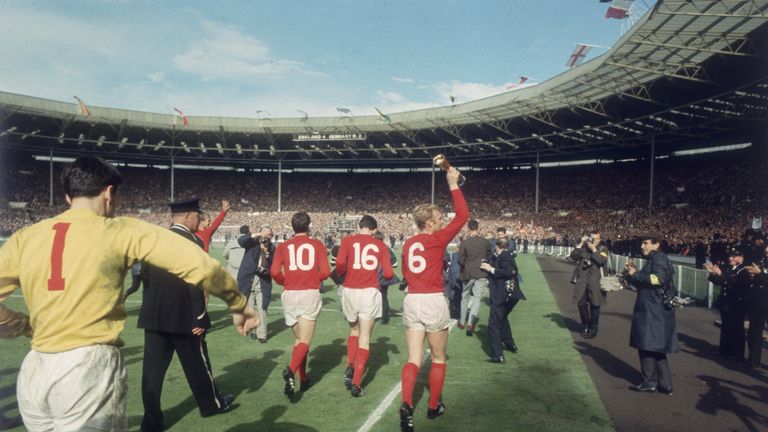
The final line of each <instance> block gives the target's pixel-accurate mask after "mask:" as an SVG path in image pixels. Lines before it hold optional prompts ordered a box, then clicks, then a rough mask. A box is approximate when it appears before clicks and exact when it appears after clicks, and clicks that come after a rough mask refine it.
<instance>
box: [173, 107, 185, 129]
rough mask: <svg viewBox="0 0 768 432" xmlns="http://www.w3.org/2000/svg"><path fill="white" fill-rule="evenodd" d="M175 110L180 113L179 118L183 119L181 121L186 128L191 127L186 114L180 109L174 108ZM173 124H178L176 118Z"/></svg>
mask: <svg viewBox="0 0 768 432" xmlns="http://www.w3.org/2000/svg"><path fill="white" fill-rule="evenodd" d="M173 110H174V111H176V112H177V113H179V117H181V121H182V123H184V126H189V119H188V118H187V116H185V115H184V113H183V112H181V110H180V109H178V108H174V109H173ZM173 124H176V116H174V117H173Z"/></svg>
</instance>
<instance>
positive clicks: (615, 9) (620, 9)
mask: <svg viewBox="0 0 768 432" xmlns="http://www.w3.org/2000/svg"><path fill="white" fill-rule="evenodd" d="M633 1H634V0H613V2H612V3H611V5H610V6H609V7H608V10H607V11H605V18H606V19H608V18H615V19H624V18H626V17H627V16H629V9H630V8H632V2H633Z"/></svg>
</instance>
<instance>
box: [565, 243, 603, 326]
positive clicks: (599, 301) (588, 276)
mask: <svg viewBox="0 0 768 432" xmlns="http://www.w3.org/2000/svg"><path fill="white" fill-rule="evenodd" d="M600 240H601V237H600V232H599V231H596V230H595V231H592V233H590V235H589V236H584V237H582V238H581V242H579V244H578V246H577V247H576V249H574V250H573V251H572V252H571V259H573V260H574V261H575V262H576V271H575V274H574V277H575V280H574V281H572V283H574V284H575V287H574V291H573V301H574V303H576V304H577V305H578V306H579V315H580V317H581V324H582V326H583V327H582V331H581V336H582V337H584V338H585V339H592V338H594V337H595V336H597V325H598V322H599V320H600V306H602V305H604V304H605V302H606V293H605V292H603V291H601V290H600V278H601V271H600V270H601V268H602V267H603V266H604V265H605V263H606V262H608V248H606V247H605V246H604V245H602V244H600Z"/></svg>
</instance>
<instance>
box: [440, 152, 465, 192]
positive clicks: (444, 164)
mask: <svg viewBox="0 0 768 432" xmlns="http://www.w3.org/2000/svg"><path fill="white" fill-rule="evenodd" d="M432 162H433V163H434V164H435V165H437V166H439V167H440V169H442V170H443V171H445V172H448V171H450V170H451V163H450V162H448V158H446V157H445V155H444V154H442V153H440V154H439V155H437V156H435V157H433V158H432ZM466 181H467V178H466V177H464V175H462V174H459V187H461V186H463V185H464V182H466Z"/></svg>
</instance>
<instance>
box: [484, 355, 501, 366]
mask: <svg viewBox="0 0 768 432" xmlns="http://www.w3.org/2000/svg"><path fill="white" fill-rule="evenodd" d="M485 361H487V362H488V363H501V364H504V363H506V361H505V360H504V356H499V357H491V358H489V359H486V360H485Z"/></svg>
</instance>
